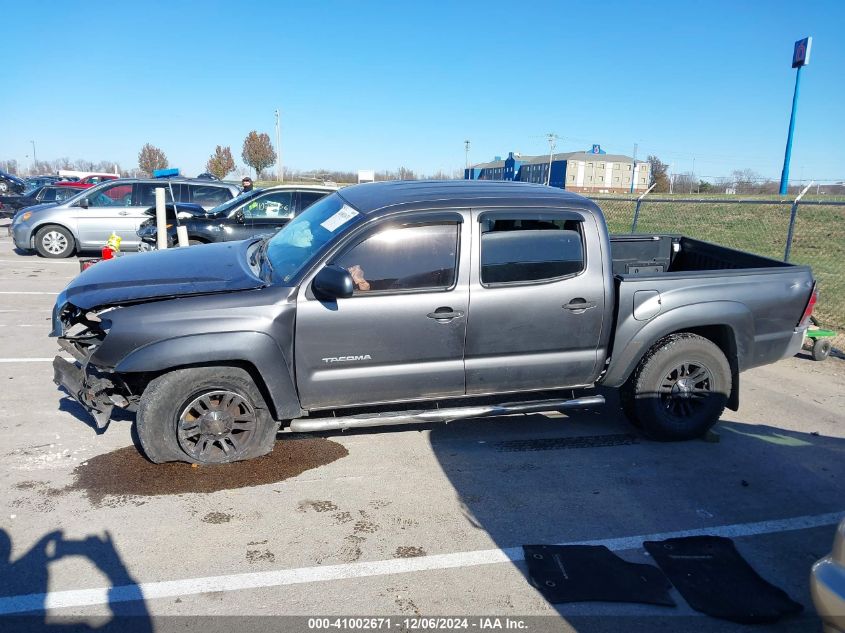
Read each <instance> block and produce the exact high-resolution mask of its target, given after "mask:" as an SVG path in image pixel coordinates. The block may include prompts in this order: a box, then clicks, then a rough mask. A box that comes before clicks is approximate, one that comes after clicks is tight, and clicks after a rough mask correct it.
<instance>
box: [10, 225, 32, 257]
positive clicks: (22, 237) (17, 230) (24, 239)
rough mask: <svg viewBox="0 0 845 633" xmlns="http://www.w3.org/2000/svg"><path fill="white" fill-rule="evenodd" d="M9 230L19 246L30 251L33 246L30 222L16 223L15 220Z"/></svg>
mask: <svg viewBox="0 0 845 633" xmlns="http://www.w3.org/2000/svg"><path fill="white" fill-rule="evenodd" d="M9 232H10V233H11V234H12V240H13V241H14V242H15V246H16V247H17V248H19V249H21V250H22V251H28V250H29V249H31V248H32V240H31V231H30V226H29V225H28V224H25V223H23V222H18V223H17V224H15V223H14V222H13V223H12V224H11V226H10V227H9Z"/></svg>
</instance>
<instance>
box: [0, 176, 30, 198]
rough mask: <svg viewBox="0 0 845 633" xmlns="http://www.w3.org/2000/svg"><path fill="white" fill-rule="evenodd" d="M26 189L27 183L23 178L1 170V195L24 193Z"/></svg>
mask: <svg viewBox="0 0 845 633" xmlns="http://www.w3.org/2000/svg"><path fill="white" fill-rule="evenodd" d="M24 191H26V183H25V182H24V181H23V179H21V178H18V177H17V176H15V175H13V174H10V173H8V172H5V171H3V170H0V195H6V194H9V193H12V194H15V193H23V192H24Z"/></svg>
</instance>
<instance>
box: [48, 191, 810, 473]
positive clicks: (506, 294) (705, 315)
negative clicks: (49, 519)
mask: <svg viewBox="0 0 845 633" xmlns="http://www.w3.org/2000/svg"><path fill="white" fill-rule="evenodd" d="M815 297H816V294H815V285H814V282H813V276H812V272H811V270H810V268H809V267H807V266H798V265H792V264H787V263H784V262H781V261H776V260H772V259H768V258H765V257H759V256H757V255H752V254H750V253H744V252H741V251H737V250H733V249H729V248H725V247H721V246H716V245H714V244H708V243H706V242H702V241H699V240H695V239H690V238H686V237H682V236H678V235H629V236H621V237H614V238H610V237H609V236H608V233H607V227H606V225H605V220H604V216H603V214H602V212H601V210H600V209H599V207H598V206H597V205H596V204H595V203H594V202H592V201H590V200H588V199H586V198H583V197H581V196H578V195H576V194H573V193H571V192H568V191H564V190H561V189H556V188H551V187H543V186H540V185H531V184H528V183H496V182H484V181H453V182H434V183H427V182H384V183H371V184H363V185H357V186H353V187H349V188H346V189H342V190H339V191H337V192H335V193H333V194H331V195H329V196H326V197H325V198H323V199H322V200H319V201H317V202H316V203H314V204H313V205H311V206H310V207H309V208H308V209H307V210H306V211H304V212H303V213H301V214H300V215H298V216H297V217H296V218H294V219H293V220H291V221H290V223H289V224H288V225H287V226H285V228H284V229H282V230H281V231H279V232H278V233H276V235H275V236H274V237H272V238H269V239H261V240H259V239H255V240H244V241H241V242H224V243H219V244H210V245H208V246H204V247H203V248H186V249H168V250H166V251H161V252H155V253H150V254H147V255H145V256H143V257H124V258H120V259H119V260H116V261H110V262H104V263H102V264H97V265H96V266H93V267H92V268H90V269H89V270H86V271H85V272H83V273H82V274H80V275H79V276H78V277H77V278H76V279H74V280H73V281H72V282H71V283H70V284H69V285H68V286H67V287H66V288H65V289H64V290H63V291H62V292H61V293H60V294H59V296H58V298H57V300H56V304H55V307H54V310H53V330H52V333H51V335H52V336H55V337H59V343H60V345H61V346H62V347H63V348H64V349H65V350H66V351H67V352H68V353H70V354H72V355H73V356H74V357H75V358H76V359H77V361H78V362H76V363H70V362H68V361H66V360H65V359H64V358H63V357H61V356H59V357H56V359H55V361H54V364H53V367H54V372H55V376H54V380H55V381H56V383H57V384H59V385H62V386H63V387H64V388H65V389H66V390H67V391H68V392H69V393H70V395H71V396H72V397H74V398H76V399H77V400H78V401H79V402H80V403H81V404H82V405H83V406H84V407H85V408H86V409H87V410H88V411H89V412H91V414H92V415H93V417H94V418H95V420H96V421H97V423H98V424H101V425H104V424H106V423H107V422H108V420H109V418H110V416H111V414H112V410H113V407H114V406H122V407H137V417H136V421H137V431H138V436H139V438H140V442H141V446H142V447H143V450H144V452H145V453H146V455H147V457H149V458H150V459H151V460H152V461H154V462H166V461H174V460H182V461H188V462H195V463H214V462H231V461H235V460H241V459H249V458H252V457H256V456H258V455H262V454H265V453H267V452H269V451H270V450H271V449H272V447H273V444H274V441H275V438H276V431H277V430H278V428H279V426H280V424H283V423H284V424H286V425H287V426H288V427H289V428H290V430H292V431H296V432H308V431H324V430H329V429H344V428H351V427H366V426H382V425H390V424H412V423H430V422H437V421H441V422H444V421H450V420H457V419H461V418H467V417H473V418H474V417H482V416H490V415H503V414H510V413H524V412H536V411H548V410H566V409H572V408H584V407H588V406H597V405H600V404H602V403H603V402H604V397H603V396H602V395H597V394H596V393H595V392H594V391H591V389H592V388H593V387H594V386H595V385H599V384H600V385H605V386H609V387H616V388H620V389H621V390H622V393H623V395H624V402H625V411H626V412H627V413H628V415H629V416H631V418H632V421H633V422H634V423H635V424H636V425H637V426H638V427H639V428H640V429H641V430H642V432H644V433H645V434H646V435H647V436H649V437H652V438H656V439H661V440H684V439H689V438H694V437H699V436H701V435H702V434H703V433H705V432H706V431H707V430H708V429H709V428H710V427H711V426H712V425H713V424H714V423H715V422H716V421H717V420H718V418H719V416H720V415H721V413H722V411H723V409H724V407H725V406H727V407H729V408H731V409H734V410H735V409H736V408H737V407H738V405H739V372H740V371H743V370H746V369H749V368H752V367H756V366H758V365H765V364H767V363H772V362H775V361H776V360H779V359H781V358H785V357H789V356H792V355H794V354H795V353H796V352H797V350H798V349H799V348H800V347H801V343H802V341H803V338H804V332H805V331H806V329H807V323H808V321H809V319H810V315H811V313H812V309H813V306H814V303H815ZM572 390H578V392H579V395H578V396H574V395H573V393H572Z"/></svg>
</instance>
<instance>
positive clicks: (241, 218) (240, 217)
mask: <svg viewBox="0 0 845 633" xmlns="http://www.w3.org/2000/svg"><path fill="white" fill-rule="evenodd" d="M235 222H237V223H238V224H245V223H246V216H245V215H244V212H243V209H238V210H237V211H235Z"/></svg>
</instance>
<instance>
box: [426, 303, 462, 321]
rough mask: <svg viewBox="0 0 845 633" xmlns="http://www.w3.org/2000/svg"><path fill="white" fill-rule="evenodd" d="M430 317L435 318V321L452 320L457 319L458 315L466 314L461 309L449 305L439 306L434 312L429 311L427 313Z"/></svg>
mask: <svg viewBox="0 0 845 633" xmlns="http://www.w3.org/2000/svg"><path fill="white" fill-rule="evenodd" d="M426 316H427V317H428V318H429V319H434V320H435V321H442V322H446V321H451V320H452V319H457V318H458V317H462V316H464V313H463V312H461V311H460V310H453V309H452V308H449V307H446V306H444V307H441V308H437V309H436V310H435V311H434V312H429V313H428V314H426Z"/></svg>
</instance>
